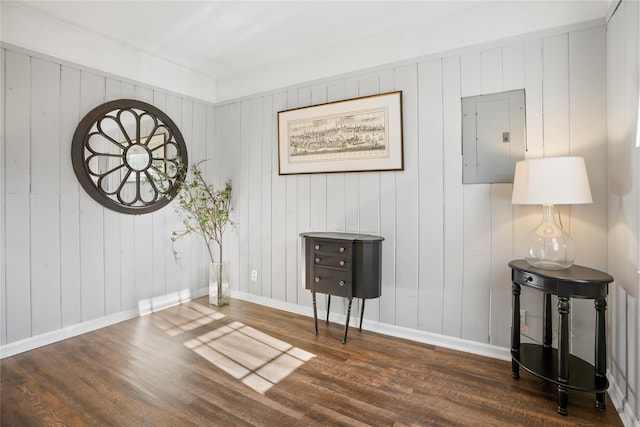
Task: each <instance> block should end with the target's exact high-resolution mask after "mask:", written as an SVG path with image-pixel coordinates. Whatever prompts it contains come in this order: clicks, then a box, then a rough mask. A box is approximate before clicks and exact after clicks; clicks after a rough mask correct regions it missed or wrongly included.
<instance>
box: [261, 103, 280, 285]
mask: <svg viewBox="0 0 640 427" xmlns="http://www.w3.org/2000/svg"><path fill="white" fill-rule="evenodd" d="M261 122H262V132H261V135H262V144H261V147H260V152H261V165H260V166H261V167H260V184H261V191H260V210H261V214H260V220H261V224H260V229H261V232H260V243H261V248H260V253H261V254H262V256H261V259H260V261H261V263H260V264H259V265H258V280H259V283H260V285H261V294H262V296H264V297H267V298H272V297H273V288H274V284H273V277H272V268H271V263H272V257H273V253H272V250H271V245H272V239H273V233H272V220H273V213H272V212H273V205H272V203H273V181H272V176H273V175H272V174H273V169H272V168H271V165H272V163H273V150H274V148H275V147H277V145H276V144H275V142H276V141H275V140H274V133H273V129H274V127H277V126H275V120H274V112H273V95H271V94H267V95H265V96H264V97H263V98H262V119H261ZM275 286H282V285H281V284H277V285H275Z"/></svg>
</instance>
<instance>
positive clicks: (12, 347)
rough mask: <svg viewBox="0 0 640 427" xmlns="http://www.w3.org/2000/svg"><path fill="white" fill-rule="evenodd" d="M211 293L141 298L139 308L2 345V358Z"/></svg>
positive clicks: (186, 292) (184, 293) (0, 353)
mask: <svg viewBox="0 0 640 427" xmlns="http://www.w3.org/2000/svg"><path fill="white" fill-rule="evenodd" d="M208 293H209V290H208V288H202V289H198V290H196V291H189V290H186V291H179V292H174V293H171V294H167V295H163V296H161V297H156V298H151V299H148V300H141V301H139V302H138V308H132V309H129V310H124V311H120V312H118V313H114V314H110V315H107V316H103V317H100V318H97V319H92V320H88V321H86V322H82V323H78V324H76V325H71V326H67V327H65V328H62V329H58V330H56V331H51V332H47V333H44V334H40V335H36V336H34V337H31V338H25V339H23V340H20V341H16V342H12V343H10V344H6V345H3V346H1V347H0V359H4V358H5V357H10V356H13V355H16V354H18V353H23V352H25V351H29V350H33V349H35V348H38V347H42V346H45V345H48V344H53V343H54V342H57V341H62V340H66V339H68V338H72V337H75V336H78V335H82V334H84V333H87V332H91V331H95V330H97V329H100V328H104V327H106V326H111V325H115V324H116V323H120V322H124V321H125V320H129V319H133V318H134V317H138V316H144V315H145V314H149V313H152V312H154V311H159V310H163V309H165V308H169V307H171V306H174V305H178V304H182V303H184V302H187V301H189V300H192V299H194V298H199V297H201V296H203V295H207V294H208Z"/></svg>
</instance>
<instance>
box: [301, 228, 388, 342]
mask: <svg viewBox="0 0 640 427" xmlns="http://www.w3.org/2000/svg"><path fill="white" fill-rule="evenodd" d="M300 236H301V237H302V238H303V242H304V254H305V255H304V256H305V271H306V276H305V278H306V281H305V287H306V288H307V289H309V290H310V291H311V293H312V295H313V318H314V321H315V332H316V335H318V310H317V308H316V292H319V293H322V294H327V295H328V298H327V322H329V308H330V305H331V296H332V295H335V296H340V297H344V298H347V299H348V300H349V305H348V308H347V319H346V322H345V326H344V339H343V340H342V342H343V343H346V342H347V333H348V331H349V319H350V316H351V303H352V301H353V298H361V299H362V309H361V310H360V330H362V318H363V315H364V301H365V299H368V298H378V297H379V296H380V295H381V293H382V286H381V265H382V264H381V258H382V241H383V240H384V237H380V236H373V235H369V234H351V233H320V232H318V233H315V232H313V233H312V232H309V233H301V234H300Z"/></svg>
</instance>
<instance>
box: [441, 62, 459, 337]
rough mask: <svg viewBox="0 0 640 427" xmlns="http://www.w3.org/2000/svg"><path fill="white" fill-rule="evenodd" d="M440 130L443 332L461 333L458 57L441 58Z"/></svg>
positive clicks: (450, 333) (453, 334)
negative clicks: (441, 143) (441, 133)
mask: <svg viewBox="0 0 640 427" xmlns="http://www.w3.org/2000/svg"><path fill="white" fill-rule="evenodd" d="M442 76H443V79H442V101H443V106H442V130H443V147H444V149H443V164H444V171H443V177H444V224H443V226H444V227H443V228H444V298H443V308H442V309H443V328H442V331H443V334H444V335H448V336H452V337H460V336H461V333H462V280H463V277H462V267H463V261H464V260H463V258H462V253H463V236H464V230H463V214H462V213H463V211H464V204H463V200H464V197H463V187H462V156H461V148H460V145H461V139H460V135H461V134H462V124H461V118H460V111H461V103H460V87H461V84H460V58H458V57H448V58H444V59H443V60H442Z"/></svg>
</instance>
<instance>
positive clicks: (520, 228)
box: [492, 39, 544, 343]
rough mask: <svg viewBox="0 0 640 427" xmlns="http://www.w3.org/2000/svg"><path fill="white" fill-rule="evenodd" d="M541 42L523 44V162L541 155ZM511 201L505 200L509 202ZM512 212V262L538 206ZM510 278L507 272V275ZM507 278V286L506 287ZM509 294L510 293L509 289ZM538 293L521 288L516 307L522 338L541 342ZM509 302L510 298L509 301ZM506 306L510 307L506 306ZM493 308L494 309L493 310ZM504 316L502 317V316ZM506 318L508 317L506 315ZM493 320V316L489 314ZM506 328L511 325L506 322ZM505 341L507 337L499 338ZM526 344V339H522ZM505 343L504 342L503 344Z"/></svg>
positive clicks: (517, 207)
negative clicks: (521, 317) (522, 317)
mask: <svg viewBox="0 0 640 427" xmlns="http://www.w3.org/2000/svg"><path fill="white" fill-rule="evenodd" d="M542 44H543V43H542V40H539V39H538V40H531V41H527V42H525V44H524V74H525V75H524V88H525V110H526V118H527V120H526V140H525V144H526V151H525V158H526V159H528V158H539V157H543V155H544V137H543V135H544V124H543V116H544V115H543V68H544V67H543V61H542V56H543V54H542V50H543V49H542ZM510 200H511V199H510V198H509V201H510ZM512 209H513V226H512V229H513V238H512V247H513V258H523V257H524V247H523V242H524V241H525V239H526V237H527V235H528V234H529V233H530V232H531V230H533V229H534V228H535V227H536V226H537V225H538V224H539V223H540V220H541V219H542V210H541V209H542V208H541V207H540V206H529V205H514V206H512ZM509 274H510V271H509ZM510 280H511V279H510V278H509V283H510ZM509 293H511V290H510V287H509ZM537 293H538V291H534V290H532V289H527V288H523V289H522V297H521V298H520V304H521V307H522V309H524V310H526V313H525V320H526V324H527V326H528V327H529V330H528V332H527V334H526V335H528V336H530V337H532V338H533V339H535V340H537V341H539V342H541V341H542V310H543V309H542V299H541V298H539V296H536V294H537ZM509 298H510V297H509ZM509 306H511V303H510V302H509ZM495 307H496V308H497V307H498V306H495ZM503 315H504V314H503ZM509 315H510V313H509ZM492 316H493V317H495V316H497V314H495V313H492ZM509 324H511V323H510V322H509ZM503 339H506V340H509V338H508V337H506V338H503ZM523 340H524V341H525V342H526V340H527V339H526V337H524V338H523ZM507 343H508V341H507Z"/></svg>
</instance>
